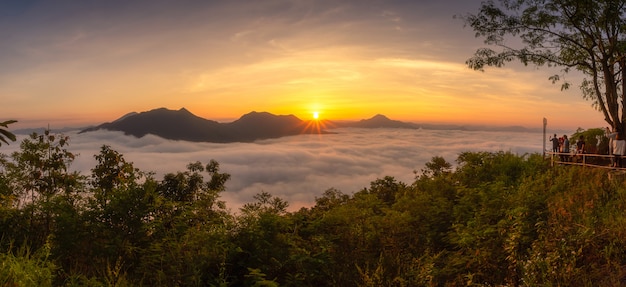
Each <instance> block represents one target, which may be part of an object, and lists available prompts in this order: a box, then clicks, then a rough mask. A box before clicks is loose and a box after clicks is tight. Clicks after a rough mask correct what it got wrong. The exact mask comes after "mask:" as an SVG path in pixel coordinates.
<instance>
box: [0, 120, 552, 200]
mask: <svg viewBox="0 0 626 287" xmlns="http://www.w3.org/2000/svg"><path fill="white" fill-rule="evenodd" d="M334 131H335V132H336V134H324V135H298V136H291V137H283V138H278V139H268V140H261V141H257V142H254V143H229V144H217V143H195V142H184V141H173V140H166V139H163V138H160V137H157V136H153V135H146V136H144V137H142V138H139V139H138V138H134V137H132V136H125V135H124V134H123V133H121V132H113V131H105V130H99V131H95V132H88V133H82V134H77V133H76V131H74V132H69V133H66V134H65V135H68V136H69V146H66V148H67V149H68V150H69V151H70V152H72V153H74V154H75V155H77V156H76V158H75V160H74V162H72V163H71V166H70V169H71V170H73V171H80V172H81V174H83V175H89V174H90V170H91V169H92V168H94V167H95V166H96V164H97V162H96V160H95V158H94V155H96V154H98V153H99V151H100V147H101V146H102V145H108V146H110V147H111V148H112V149H113V150H116V151H118V152H120V153H121V154H122V155H123V156H124V159H125V160H126V161H127V162H132V163H133V165H134V167H136V168H138V169H140V170H142V171H144V172H154V173H155V179H157V180H162V179H163V175H165V174H166V173H175V172H177V171H184V170H185V166H186V165H187V164H188V163H191V162H196V161H200V162H201V163H203V164H204V165H206V164H207V163H209V161H210V160H211V159H214V160H216V161H217V162H218V163H219V165H220V172H226V173H229V174H230V175H231V178H230V180H229V181H227V182H226V191H224V192H222V193H221V197H220V199H221V200H223V201H225V202H226V206H227V207H228V208H229V209H231V210H232V211H235V212H236V211H238V210H239V208H240V207H242V206H243V205H244V204H245V203H251V202H254V198H253V197H254V195H256V194H258V193H261V192H268V193H270V194H272V195H273V196H277V197H280V198H282V199H284V200H286V201H287V202H289V210H290V211H295V210H298V209H300V208H301V207H310V206H313V205H314V203H315V198H316V197H317V198H319V197H321V196H322V195H323V192H324V191H326V190H328V189H330V188H335V189H337V190H339V191H341V192H343V193H344V194H353V193H355V192H357V191H359V190H362V189H363V188H367V187H369V186H370V183H371V182H372V181H375V180H376V179H379V178H384V177H385V176H392V177H394V178H395V179H396V180H397V181H399V182H403V183H406V184H409V185H410V184H411V183H413V181H414V179H415V173H414V171H417V172H418V173H419V172H421V170H422V169H424V168H425V163H426V162H429V161H431V159H432V157H433V156H441V157H443V158H444V159H445V160H446V161H448V162H449V163H451V164H453V165H456V159H457V157H458V155H459V153H461V152H465V151H480V152H483V151H488V152H496V151H505V152H506V151H508V152H512V153H515V154H518V155H524V154H527V153H541V151H542V149H543V146H542V142H543V137H542V133H540V132H534V133H523V132H486V131H450V130H427V129H424V130H414V129H356V128H348V129H335V130H334ZM559 135H560V134H559ZM18 137H19V139H18V142H22V140H23V138H24V137H26V135H23V134H18ZM444 142H445V144H442V143H444ZM17 150H20V145H19V144H17V143H15V144H13V143H12V144H10V145H2V147H0V152H1V153H4V154H7V155H9V154H12V152H13V151H17ZM206 176H207V174H205V177H206Z"/></svg>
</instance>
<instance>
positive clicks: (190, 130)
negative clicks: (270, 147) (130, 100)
mask: <svg viewBox="0 0 626 287" xmlns="http://www.w3.org/2000/svg"><path fill="white" fill-rule="evenodd" d="M309 124H310V123H309V122H306V121H302V120H300V119H298V118H297V117H295V116H293V115H287V116H282V115H281V116H277V115H273V114H270V113H266V112H261V113H259V112H251V113H248V114H246V115H243V116H242V117H241V118H239V119H238V120H236V121H234V122H231V123H219V122H216V121H212V120H207V119H204V118H201V117H198V116H196V115H194V114H192V113H191V112H189V111H188V110H187V109H185V108H182V109H180V110H178V111H175V110H168V109H166V108H160V109H155V110H151V111H147V112H141V113H130V114H127V115H125V116H123V117H121V118H119V119H117V120H115V121H113V122H110V123H104V124H101V125H99V126H96V127H91V128H87V129H84V130H82V131H81V132H80V133H84V132H90V131H95V130H100V129H104V130H111V131H122V132H124V133H125V134H127V135H133V136H135V137H143V136H145V135H147V134H153V135H156V136H160V137H162V138H166V139H172V140H185V141H194V142H216V143H228V142H252V141H255V140H259V139H269V138H278V137H284V136H292V135H298V134H305V133H328V132H327V131H325V130H312V129H307V128H306V127H307V126H308V125H309Z"/></svg>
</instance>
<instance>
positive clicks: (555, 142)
mask: <svg viewBox="0 0 626 287" xmlns="http://www.w3.org/2000/svg"><path fill="white" fill-rule="evenodd" d="M550 141H551V142H552V152H559V139H558V138H557V137H556V134H554V136H553V137H551V138H550Z"/></svg>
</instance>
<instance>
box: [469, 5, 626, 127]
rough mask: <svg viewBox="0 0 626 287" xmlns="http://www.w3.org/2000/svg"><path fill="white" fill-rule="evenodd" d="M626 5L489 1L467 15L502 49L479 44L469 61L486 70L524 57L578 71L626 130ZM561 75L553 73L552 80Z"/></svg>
mask: <svg viewBox="0 0 626 287" xmlns="http://www.w3.org/2000/svg"><path fill="white" fill-rule="evenodd" d="M494 2H495V3H494ZM625 5H626V2H624V1H615V0H598V1H587V0H549V1H543V0H499V1H484V2H482V3H481V7H480V10H479V12H478V13H477V14H469V15H467V16H464V17H463V18H464V20H465V23H466V25H469V26H470V27H472V29H474V31H475V32H476V37H481V38H483V39H484V41H485V44H487V45H491V46H495V47H498V49H499V50H497V51H496V50H494V49H491V48H481V49H478V50H477V51H476V53H475V54H474V56H473V57H472V58H470V59H469V60H467V62H466V63H467V65H468V66H469V67H471V68H473V69H477V70H482V69H483V68H484V67H485V66H494V67H502V66H504V65H505V64H506V63H508V62H511V61H514V60H519V61H520V62H521V63H522V64H524V65H528V64H535V65H538V66H548V67H561V68H563V70H562V71H563V72H564V73H567V72H569V71H570V70H571V69H574V70H576V71H579V72H581V73H582V74H583V75H584V76H585V77H586V78H585V79H584V80H583V81H582V83H581V84H580V88H581V91H582V93H583V97H584V98H585V99H589V100H591V101H592V102H593V106H594V107H595V108H596V109H598V110H599V111H601V112H602V115H603V117H604V119H605V121H606V122H607V123H608V124H609V125H610V126H611V127H613V128H615V129H616V130H618V131H621V132H622V133H623V134H624V132H626V126H625V123H624V122H623V118H624V116H625V115H626V113H625V112H626V105H625V102H624V101H625V100H626V97H624V93H625V92H626V89H624V88H623V87H624V85H625V82H624V80H625V79H626V77H625V75H626V69H625V68H626V57H624V56H625V53H626V49H625V48H626V46H625V45H624V41H623V39H624V37H625V36H626V35H625V33H626V30H624V29H623V27H624V25H625V24H626V22H625V21H626V17H625V12H626V6H625ZM560 78H561V76H560V75H554V76H551V77H550V79H551V80H552V81H553V82H556V81H558V80H560ZM569 85H570V84H569V83H568V82H565V83H564V84H563V85H562V86H561V87H562V89H566V88H568V87H569Z"/></svg>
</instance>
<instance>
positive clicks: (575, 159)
mask: <svg viewBox="0 0 626 287" xmlns="http://www.w3.org/2000/svg"><path fill="white" fill-rule="evenodd" d="M545 154H546V156H550V164H551V165H552V166H554V165H555V164H561V165H578V166H583V167H594V168H605V169H610V170H620V171H626V155H624V156H622V166H623V167H613V166H611V164H612V162H613V161H612V159H615V156H614V155H608V154H594V153H583V154H574V153H563V152H551V151H546V152H545Z"/></svg>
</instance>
